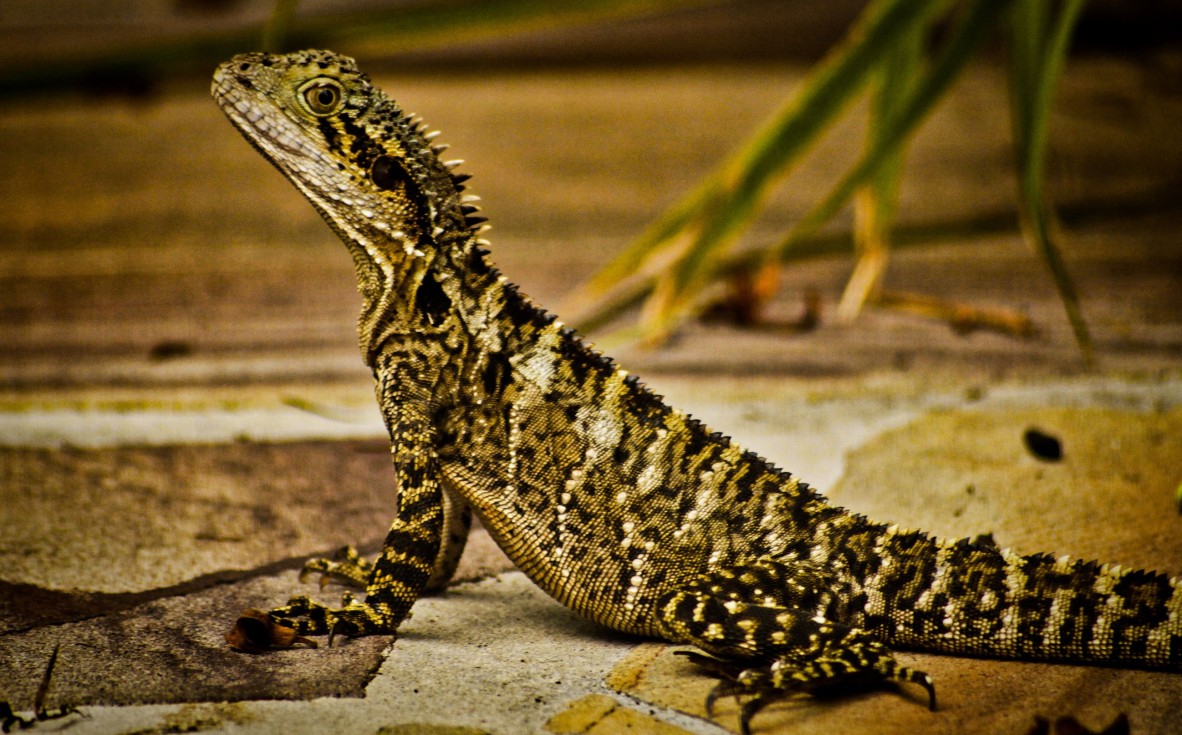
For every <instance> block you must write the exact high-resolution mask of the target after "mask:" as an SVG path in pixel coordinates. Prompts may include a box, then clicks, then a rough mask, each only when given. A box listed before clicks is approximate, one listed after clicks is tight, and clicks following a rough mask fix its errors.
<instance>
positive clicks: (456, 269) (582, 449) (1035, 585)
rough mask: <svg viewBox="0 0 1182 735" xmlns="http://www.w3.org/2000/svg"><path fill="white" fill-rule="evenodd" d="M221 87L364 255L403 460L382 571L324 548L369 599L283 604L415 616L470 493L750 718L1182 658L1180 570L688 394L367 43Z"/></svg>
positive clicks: (535, 569)
mask: <svg viewBox="0 0 1182 735" xmlns="http://www.w3.org/2000/svg"><path fill="white" fill-rule="evenodd" d="M213 93H214V96H215V97H216V99H217V101H218V103H219V104H220V105H221V107H222V109H223V110H224V111H225V113H226V114H227V115H228V116H229V118H230V120H231V121H232V122H233V123H234V124H235V125H236V126H237V127H238V129H239V130H240V131H241V132H242V133H243V135H245V137H246V138H247V139H248V140H249V141H250V142H251V143H252V144H253V145H254V146H255V147H256V148H258V149H259V150H260V151H261V152H262V153H263V155H264V156H266V157H267V158H268V159H269V160H270V161H271V162H272V163H273V164H275V166H276V167H277V168H278V169H279V170H280V171H281V172H282V173H283V174H284V175H285V176H286V177H287V178H288V179H290V180H291V182H292V183H293V184H295V186H296V187H297V188H298V189H299V190H300V191H301V192H303V194H304V195H305V196H306V197H307V198H308V199H309V201H311V202H312V204H313V206H315V207H316V209H317V210H318V211H319V212H320V213H321V215H323V217H324V219H325V220H326V221H327V222H328V224H329V225H330V226H331V227H332V228H333V230H335V231H336V233H337V234H338V235H339V236H340V238H341V240H342V241H343V242H344V243H345V245H346V247H347V248H348V249H349V251H350V253H351V255H352V256H353V262H354V264H355V266H356V270H357V280H358V286H359V290H360V292H361V295H362V299H363V303H364V306H363V308H362V311H361V316H360V319H359V321H358V336H359V339H360V347H361V354H362V356H363V358H364V360H365V362H366V364H367V365H369V366H370V367H371V368H372V369H373V374H374V378H375V383H376V389H377V399H378V403H379V405H380V407H381V410H382V413H383V415H384V417H385V420H386V425H387V427H388V429H389V432H390V439H391V442H392V455H393V461H394V467H395V470H396V472H397V475H398V514H397V520H395V521H394V524H393V526H392V527H391V529H390V532H389V535H388V536H387V538H386V543H385V545H384V548H383V549H382V552H381V554H380V555H379V556H378V558H377V559H376V560H375V561H374V562H373V563H372V565H370V564H369V563H368V562H367V561H365V560H361V559H359V558H357V557H356V556H348V555H346V556H345V557H344V558H343V559H341V560H338V561H327V560H314V561H313V562H310V563H309V569H310V570H312V571H318V572H322V573H325V574H328V575H331V576H335V577H338V578H340V579H343V580H345V581H352V582H355V583H356V582H361V581H362V580H367V589H366V598H365V601H364V602H362V601H357V600H354V599H352V598H351V597H347V598H346V601H345V604H344V605H343V606H342V607H341V608H338V609H332V608H327V607H324V606H322V605H319V604H317V603H314V602H312V601H310V600H308V599H307V598H295V599H293V600H292V601H291V602H290V603H289V604H288V605H287V606H285V607H282V608H279V609H277V610H275V611H273V613H272V615H273V617H274V618H275V619H276V620H277V621H279V622H282V623H284V624H287V625H291V626H293V627H295V628H296V629H297V631H298V632H299V633H300V634H311V635H316V634H325V633H330V632H338V633H343V634H347V635H353V636H356V635H368V634H375V633H386V634H390V633H394V632H395V631H396V630H397V629H398V626H399V624H400V623H401V622H402V621H403V620H405V619H406V617H407V615H408V614H409V612H410V609H411V606H412V605H413V604H414V602H415V600H416V599H417V598H418V597H419V595H420V594H421V593H422V591H423V590H424V589H425V588H427V587H428V586H429V585H441V584H444V583H446V581H447V579H448V578H449V577H450V576H451V573H452V572H453V571H454V569H455V563H456V560H457V559H458V557H459V553H460V551H461V550H462V549H463V544H464V540H465V538H466V536H467V529H468V523H467V519H468V512H469V509H470V510H471V511H474V512H475V513H476V514H477V515H478V516H479V517H480V519H481V520H482V521H483V523H484V526H485V527H486V528H487V529H488V530H489V532H490V533H491V534H492V536H493V538H494V539H495V540H496V542H497V543H498V544H500V546H501V548H502V549H504V551H505V553H506V554H508V556H509V558H511V559H512V560H513V561H514V562H515V563H516V564H517V566H518V567H520V568H521V570H522V571H523V572H525V573H526V574H527V575H528V576H529V577H530V578H531V579H532V580H533V581H534V582H535V583H536V584H538V586H540V587H541V588H542V589H544V590H545V591H546V592H547V593H549V594H550V595H551V596H553V597H554V598H555V599H556V600H558V601H559V602H561V603H562V604H564V605H566V606H568V607H570V608H571V609H573V610H575V611H577V612H578V613H580V614H582V615H584V616H586V617H588V618H590V619H592V620H595V621H598V622H599V623H602V624H604V625H607V626H610V627H612V628H615V629H617V630H621V631H627V632H630V633H637V634H642V635H648V636H654V637H661V638H665V639H668V640H670V641H674V642H677V643H684V644H692V645H694V646H696V647H698V648H699V649H701V650H702V651H705V652H706V653H707V654H709V657H706V656H702V655H700V654H696V655H695V660H697V661H699V662H700V663H703V664H705V665H708V666H709V667H710V668H713V669H715V670H716V672H718V673H720V674H722V675H723V676H725V677H726V679H725V680H724V682H723V683H721V684H720V685H719V687H718V689H716V692H715V696H719V695H723V694H737V695H747V696H748V700H747V703H746V705H745V707H744V710H743V718H742V719H743V727H744V728H745V729H746V728H747V727H748V724H747V722H748V720H749V719H750V717H751V716H752V715H753V714H754V713H755V712H756V711H758V710H759V709H760V708H761V707H763V706H765V705H766V704H767V703H769V702H771V701H774V700H775V699H777V698H779V697H782V696H785V695H786V694H788V693H791V692H795V691H810V690H813V689H817V688H820V687H828V686H830V685H832V684H835V683H840V682H844V681H848V680H865V679H869V680H875V679H879V680H888V681H899V682H912V683H916V684H919V685H921V686H923V687H924V688H925V689H926V690H927V691H928V693H929V695H930V698H931V703H932V705H933V706H934V704H935V695H934V689H933V687H932V683H931V680H930V678H929V677H928V676H927V675H926V674H923V673H922V672H918V671H914V670H911V669H908V668H906V667H903V666H901V665H899V664H898V663H896V662H895V660H894V658H893V657H892V655H891V652H890V649H889V646H899V647H906V648H912V649H921V650H929V651H941V652H946V653H953V654H966V655H981V656H998V657H1009V658H1019V659H1030V660H1033V659H1040V660H1054V661H1069V662H1079V663H1098V664H1116V665H1123V666H1133V667H1150V668H1169V669H1179V668H1182V614H1179V612H1180V608H1182V585H1180V584H1179V582H1178V580H1174V579H1169V578H1167V577H1166V576H1164V575H1160V574H1154V573H1151V572H1141V571H1132V570H1122V569H1121V568H1119V567H1111V566H1107V565H1105V566H1101V565H1098V564H1095V563H1090V562H1082V561H1073V560H1069V559H1059V560H1056V559H1053V558H1051V557H1050V556H1046V555H1035V556H1020V555H1018V554H1015V553H1013V552H1010V551H1006V550H1001V549H999V548H997V547H996V546H994V545H993V544H992V543H991V542H990V541H987V540H986V541H976V542H971V541H967V540H961V541H946V540H941V539H936V538H932V537H930V536H928V535H926V534H923V533H921V532H918V531H905V530H900V529H898V528H897V527H894V526H888V525H885V524H881V523H877V522H874V521H871V520H868V519H866V518H864V517H862V516H859V515H856V514H853V513H850V512H848V511H846V510H844V509H841V508H838V507H835V506H832V505H830V504H828V503H827V502H826V501H825V499H824V498H823V497H821V496H820V495H819V494H817V493H816V492H814V491H813V490H812V489H810V488H809V487H808V486H807V485H805V484H804V483H803V482H800V481H799V480H797V479H796V478H795V477H793V476H791V475H790V474H788V473H786V472H784V471H782V470H780V469H778V468H776V467H775V466H773V465H772V464H770V463H769V462H767V461H765V460H764V459H762V458H760V457H758V456H756V455H755V454H752V453H751V452H747V451H744V450H743V449H742V448H740V447H739V446H738V445H736V444H735V443H734V442H732V441H731V440H730V439H728V438H727V437H725V436H723V435H721V434H718V433H714V432H711V431H710V430H709V429H708V428H706V427H705V426H703V425H702V424H700V423H698V422H697V421H695V420H693V419H692V418H690V417H689V416H687V415H686V414H684V413H682V412H680V411H677V410H674V409H672V408H670V407H669V406H667V405H666V404H665V403H664V402H663V401H662V400H661V398H660V397H659V396H657V395H656V394H654V393H652V392H651V391H650V390H649V389H648V388H646V387H645V386H643V385H642V384H640V383H639V382H637V380H636V379H635V377H634V376H631V375H629V374H628V373H627V372H626V371H625V370H622V369H620V368H619V367H618V366H616V365H615V364H613V363H612V362H611V360H609V359H608V358H605V357H603V356H601V355H599V354H597V353H596V352H594V351H593V350H592V349H591V348H590V347H588V346H587V345H586V344H584V343H583V342H582V341H581V340H580V339H579V337H578V336H576V335H575V333H574V332H573V331H572V330H570V329H569V328H567V327H564V326H563V325H562V323H561V322H558V321H556V320H555V318H554V317H553V316H551V315H549V314H547V313H546V312H545V311H543V310H542V309H541V308H539V307H537V306H535V305H534V304H533V303H531V302H530V301H529V300H528V299H527V298H526V297H525V296H523V295H522V294H521V293H519V292H518V290H517V289H516V288H515V287H514V286H513V284H511V283H510V282H508V281H507V280H506V279H505V278H504V277H503V276H501V275H500V274H499V273H498V272H497V270H496V269H495V268H494V267H493V266H492V265H491V264H490V263H489V260H488V257H487V256H488V251H487V250H486V249H485V246H486V245H487V243H485V242H484V241H483V240H480V239H479V231H480V229H481V225H480V223H481V222H483V218H481V217H479V216H478V215H477V214H476V210H475V208H474V207H472V206H470V204H469V203H468V201H469V199H468V198H466V197H465V195H464V193H463V192H464V185H463V182H464V180H465V178H466V177H463V176H459V175H456V174H454V173H453V172H452V166H451V165H449V164H447V163H444V162H442V161H440V159H439V157H438V156H437V153H438V152H439V151H440V150H441V148H442V147H436V148H433V147H432V144H431V143H430V142H429V140H430V136H429V135H428V134H425V132H424V130H425V129H424V127H423V126H422V124H421V123H420V122H419V121H417V120H415V119H412V118H409V117H408V116H407V115H406V114H404V113H403V112H402V110H401V109H399V107H398V106H397V105H396V104H395V103H394V102H393V101H392V100H390V99H389V98H388V97H387V96H386V95H385V94H383V93H382V92H381V91H380V90H378V89H376V88H374V87H373V86H372V85H371V84H370V81H369V79H368V78H367V77H366V76H365V75H364V74H361V73H360V72H359V71H358V70H357V68H356V66H355V65H354V63H353V61H352V60H351V59H348V58H345V57H342V56H338V55H336V54H333V53H330V52H324V51H306V52H300V53H294V54H289V55H286V56H271V55H266V54H245V55H242V56H238V57H235V58H234V59H233V60H231V61H229V62H227V63H226V64H223V65H222V66H221V67H220V68H219V69H218V71H217V73H216V75H215V77H214V85H213ZM712 701H713V697H712Z"/></svg>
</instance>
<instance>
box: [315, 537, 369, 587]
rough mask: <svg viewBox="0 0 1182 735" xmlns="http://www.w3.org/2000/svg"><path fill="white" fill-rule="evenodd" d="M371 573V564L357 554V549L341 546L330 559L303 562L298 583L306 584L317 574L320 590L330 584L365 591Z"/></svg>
mask: <svg viewBox="0 0 1182 735" xmlns="http://www.w3.org/2000/svg"><path fill="white" fill-rule="evenodd" d="M372 572H373V562H371V561H370V560H369V559H366V558H365V557H363V556H361V554H359V553H357V549H355V548H353V547H352V546H342V547H341V548H339V549H337V551H336V553H335V554H333V557H332V558H331V559H324V558H318V559H309V560H308V561H307V562H305V563H304V569H303V571H301V572H300V581H301V582H306V581H307V579H308V577H309V576H310V575H312V574H319V575H320V589H324V588H325V587H327V586H328V585H329V583H330V582H340V583H342V584H346V585H349V586H350V587H357V588H358V589H365V585H366V584H367V583H368V582H369V576H370V574H371V573H372Z"/></svg>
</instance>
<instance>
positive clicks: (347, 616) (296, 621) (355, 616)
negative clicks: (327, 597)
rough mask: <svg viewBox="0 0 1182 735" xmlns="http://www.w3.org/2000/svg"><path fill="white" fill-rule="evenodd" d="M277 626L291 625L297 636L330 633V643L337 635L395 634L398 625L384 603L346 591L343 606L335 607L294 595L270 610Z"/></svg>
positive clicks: (330, 643)
mask: <svg viewBox="0 0 1182 735" xmlns="http://www.w3.org/2000/svg"><path fill="white" fill-rule="evenodd" d="M268 616H269V617H270V618H271V620H272V621H274V623H275V624H276V625H281V626H284V627H288V628H292V629H294V630H295V632H296V634H297V635H301V636H303V635H328V637H329V638H328V645H329V646H332V639H333V637H334V636H336V635H338V634H339V635H345V636H348V637H350V638H356V637H358V636H363V635H374V634H378V633H387V634H393V633H394V629H395V628H396V626H395V625H392V624H390V622H389V621H388V617H389V614H388V612H387V611H386V610H385V609H384V607H382V606H373V605H368V604H366V603H364V602H358V601H357V600H355V599H353V595H351V594H349V593H347V592H346V593H345V594H344V595H343V596H342V599H341V606H340V607H338V608H332V607H329V606H327V605H323V604H321V603H319V602H316V601H314V600H311V599H309V598H307V597H303V596H301V597H293V598H291V599H290V600H288V601H287V604H286V605H284V606H283V607H277V608H275V609H274V610H271V612H270V613H268Z"/></svg>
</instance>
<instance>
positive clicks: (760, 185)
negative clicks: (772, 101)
mask: <svg viewBox="0 0 1182 735" xmlns="http://www.w3.org/2000/svg"><path fill="white" fill-rule="evenodd" d="M943 5H944V2H943V0H879V1H878V2H876V3H874V4H873V5H871V6H870V7H869V8H868V9H867V10H866V11H865V12H864V13H863V16H862V17H861V19H860V20H859V22H858V23H857V24H856V26H855V28H854V29H853V30H852V31H851V32H850V33H849V35H848V36H847V37H846V39H845V40H844V41H843V42H842V43H841V44H840V45H839V46H838V47H837V48H835V49H834V50H833V51H832V52H831V53H830V54H829V55H828V56H827V57H826V59H825V60H823V61H822V62H821V64H820V66H819V67H818V68H817V69H816V71H814V72H813V74H811V75H810V77H809V79H808V80H807V81H806V83H805V86H804V87H803V88H802V89H801V90H800V91H799V92H798V93H797V94H796V95H795V96H794V97H793V98H792V99H791V100H790V101H789V102H788V104H786V105H785V107H783V108H782V109H781V111H780V113H778V114H777V115H776V116H774V118H773V119H772V121H771V122H770V123H769V124H768V125H766V126H765V127H764V128H763V129H761V131H760V132H759V133H758V134H757V135H756V136H754V137H753V138H752V139H751V141H750V142H749V143H748V144H747V145H746V146H744V147H743V148H742V149H741V150H740V151H739V152H738V154H736V155H735V156H733V157H732V158H731V159H730V160H729V161H728V162H727V163H726V164H724V165H723V167H722V168H721V169H720V170H719V171H718V172H717V173H716V174H715V175H713V176H711V177H710V179H708V182H707V184H706V185H704V186H703V187H700V188H699V189H698V190H696V191H695V192H694V194H693V195H691V197H688V198H687V199H686V200H683V201H682V202H681V203H680V204H679V205H678V206H677V207H676V208H675V209H674V210H673V212H674V213H678V214H685V213H689V219H688V220H686V221H684V222H683V224H682V226H681V227H680V228H678V229H677V230H676V231H675V232H674V233H673V235H672V238H678V239H679V242H680V241H684V242H686V245H685V246H684V250H683V251H682V254H681V256H680V258H679V259H678V260H677V261H676V262H675V263H674V264H673V267H672V268H670V269H668V270H667V271H666V272H665V274H663V276H662V278H661V280H660V283H659V284H658V287H657V288H656V289H655V290H654V297H653V298H652V302H653V303H652V304H650V306H649V308H648V309H647V316H648V319H649V320H650V322H649V323H650V328H651V331H653V332H658V333H659V332H661V331H663V329H664V327H665V326H667V325H669V324H671V323H673V322H674V321H676V319H677V318H678V314H679V313H681V312H683V311H684V310H685V309H686V307H687V306H689V305H690V304H692V302H693V300H694V299H695V298H696V296H697V293H698V289H699V288H700V286H701V285H703V284H704V283H705V282H706V281H707V280H708V278H709V273H710V264H711V263H712V262H714V261H716V260H717V258H718V257H719V256H720V255H721V254H722V253H723V252H725V250H726V248H727V247H729V245H730V242H731V241H732V239H733V238H734V237H735V236H736V235H737V231H738V230H739V228H741V227H742V226H744V225H746V224H747V223H748V222H749V221H750V219H751V217H752V216H753V214H754V212H755V211H756V210H757V208H758V207H759V205H760V204H761V203H762V200H763V198H764V196H765V194H766V192H767V190H768V188H769V187H770V186H771V184H772V183H773V182H774V181H775V180H777V179H778V178H780V177H783V176H785V175H787V173H788V172H789V171H790V170H791V168H792V166H793V165H794V164H795V163H796V162H797V161H799V159H800V158H801V157H802V155H803V153H804V152H805V151H806V150H807V149H808V147H809V146H810V145H811V144H812V143H813V142H814V141H815V140H816V138H817V137H818V136H819V135H820V134H821V133H822V132H824V131H825V130H826V129H827V127H828V125H829V123H830V122H832V120H833V119H834V118H835V117H836V116H837V115H838V114H839V113H840V111H841V110H842V109H844V107H845V106H846V105H847V104H848V103H849V102H851V101H852V100H853V99H854V98H855V96H856V95H857V94H858V92H859V91H860V90H861V89H862V87H863V86H864V85H865V84H866V82H867V81H868V80H869V78H870V76H871V75H872V73H873V71H874V70H875V68H876V67H877V66H878V65H879V64H880V63H881V59H882V58H883V55H884V54H885V53H887V52H889V50H890V49H891V48H892V47H893V46H894V45H895V44H897V43H898V42H899V40H900V38H903V37H905V36H906V34H907V33H908V32H909V31H910V30H911V29H913V28H915V27H916V26H919V25H922V24H924V23H925V22H926V19H927V17H928V16H929V15H930V14H931V13H932V12H934V11H935V10H936V9H938V8H940V7H942V6H943ZM660 229H662V228H657V229H656V230H654V231H659V230H660ZM687 233H688V234H689V237H686V234H687ZM666 239H671V238H666ZM660 245H661V243H660V242H657V241H652V240H649V239H648V238H642V241H641V242H640V243H638V244H637V247H635V248H633V249H630V252H631V253H637V252H641V251H643V250H651V249H659V248H660ZM632 262H633V263H635V262H636V261H632ZM622 263H623V261H621V264H622ZM633 270H634V269H631V268H623V267H621V265H618V264H616V263H612V264H609V265H608V266H607V267H606V268H605V269H604V270H603V271H601V272H600V274H597V275H596V276H595V277H594V278H593V279H592V282H591V283H592V288H591V292H595V291H599V290H607V289H609V288H610V287H611V286H612V285H613V284H614V282H615V281H616V280H617V279H618V278H620V277H621V276H623V275H626V274H627V273H630V272H632V271H633Z"/></svg>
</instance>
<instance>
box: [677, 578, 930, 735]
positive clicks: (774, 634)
mask: <svg viewBox="0 0 1182 735" xmlns="http://www.w3.org/2000/svg"><path fill="white" fill-rule="evenodd" d="M800 571H801V572H802V573H803V575H804V578H805V580H806V582H807V583H806V584H802V583H801V582H800V580H793V579H792V578H791V576H785V575H792V574H793V568H792V566H791V565H788V564H784V563H781V562H768V563H763V562H761V563H759V564H757V565H752V566H749V567H744V568H742V569H739V570H717V571H714V572H711V573H708V574H705V575H702V576H701V577H699V578H698V579H696V580H693V581H691V582H690V583H689V584H687V585H685V586H684V587H682V588H681V589H679V590H676V591H673V592H670V593H667V594H666V595H664V596H663V597H662V598H661V600H660V601H659V603H658V605H659V607H658V614H659V616H660V620H661V624H662V627H663V628H664V632H665V634H666V636H667V637H669V638H670V639H671V640H674V641H677V642H680V643H688V644H692V645H694V646H697V647H698V648H700V649H702V650H703V651H705V652H706V653H708V654H709V656H702V655H701V654H690V658H691V660H693V661H695V662H696V663H698V664H700V665H703V666H705V667H706V668H707V669H709V670H711V671H712V672H713V673H715V674H717V675H719V676H720V677H721V679H722V680H721V681H720V682H719V683H718V685H717V686H716V687H715V688H714V690H713V691H712V692H711V693H710V696H709V697H708V698H707V702H706V706H707V710H708V711H712V710H713V705H714V703H715V702H716V701H717V700H718V699H720V698H724V697H727V696H734V697H736V698H739V699H745V701H744V702H743V705H742V709H741V711H740V724H741V727H742V729H743V732H744V734H745V735H746V734H747V733H749V732H750V729H749V727H750V726H749V721H750V719H751V718H752V717H753V716H754V715H755V714H756V713H757V712H759V710H761V709H763V708H764V707H766V706H767V705H769V704H771V703H773V702H775V701H777V700H779V699H783V698H784V697H787V696H789V695H791V694H794V693H798V692H818V691H822V690H834V689H841V688H844V687H847V686H855V685H864V684H867V683H874V682H900V683H913V684H918V685H920V686H922V687H923V688H924V689H925V690H926V691H927V693H928V698H929V704H930V706H931V707H932V708H933V709H934V708H935V706H936V694H935V688H934V686H933V684H932V680H931V677H930V676H928V675H927V674H925V673H923V672H922V671H917V670H914V669H911V668H908V667H906V666H903V665H901V664H899V663H898V662H897V661H895V659H894V656H893V655H892V653H891V651H890V650H889V649H888V648H887V647H886V645H885V644H883V643H882V642H881V641H878V640H876V639H874V638H873V637H872V636H870V634H869V633H867V632H866V631H864V630H862V629H860V628H855V627H851V626H848V625H845V624H842V623H840V622H837V621H836V620H834V619H833V617H830V616H828V615H826V612H827V611H833V612H834V613H837V612H838V611H837V610H836V608H837V607H838V606H837V605H835V604H833V601H832V600H830V599H828V598H829V593H828V592H826V591H825V590H824V588H820V589H818V588H815V587H812V584H813V583H814V582H816V581H818V580H816V579H815V577H816V574H817V572H816V570H815V569H813V568H812V567H811V566H810V565H805V566H804V567H803V568H802V570H800ZM753 582H758V585H753V584H752V583H753ZM834 617H836V615H835V616H834Z"/></svg>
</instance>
